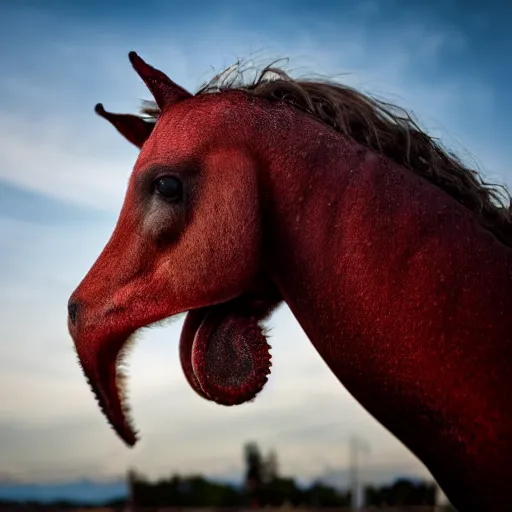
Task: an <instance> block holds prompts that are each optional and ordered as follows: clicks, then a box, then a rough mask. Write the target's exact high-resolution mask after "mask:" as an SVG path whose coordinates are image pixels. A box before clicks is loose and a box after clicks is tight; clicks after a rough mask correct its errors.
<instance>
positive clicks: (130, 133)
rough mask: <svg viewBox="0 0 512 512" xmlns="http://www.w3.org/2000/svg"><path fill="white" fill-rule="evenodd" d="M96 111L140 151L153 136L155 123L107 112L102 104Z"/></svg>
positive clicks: (128, 115)
mask: <svg viewBox="0 0 512 512" xmlns="http://www.w3.org/2000/svg"><path fill="white" fill-rule="evenodd" d="M94 110H95V112H96V114H98V115H99V116H101V117H103V118H104V119H106V120H107V121H109V122H110V123H112V124H113V125H114V126H115V128H116V129H117V131H118V132H119V133H120V134H121V135H123V137H125V138H126V139H128V140H129V141H130V142H131V143H132V144H135V146H137V147H138V148H139V149H140V148H141V147H142V145H143V144H144V142H146V140H147V139H148V137H149V136H150V135H151V132H152V131H153V127H154V126H155V122H154V121H146V120H144V119H143V118H141V117H138V116H134V115H131V114H113V113H112V112H107V111H106V110H105V109H104V108H103V105H102V104H101V103H98V104H97V105H96V107H95V108H94Z"/></svg>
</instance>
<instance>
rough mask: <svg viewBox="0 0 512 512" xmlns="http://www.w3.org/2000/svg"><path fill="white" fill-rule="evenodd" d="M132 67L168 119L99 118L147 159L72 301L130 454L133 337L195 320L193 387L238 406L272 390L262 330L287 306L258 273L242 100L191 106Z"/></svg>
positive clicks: (218, 98)
mask: <svg viewBox="0 0 512 512" xmlns="http://www.w3.org/2000/svg"><path fill="white" fill-rule="evenodd" d="M130 60H131V62H132V65H133V66H134V68H135V70H136V71H137V72H138V74H139V75H140V76H141V78H142V79H143V80H144V82H145V83H146V85H147V87H148V88H149V89H150V91H151V92H152V94H153V96H154V98H155V101H156V103H157V105H158V108H159V109H160V112H161V113H160V116H159V119H158V122H156V124H155V123H154V122H151V121H149V120H147V119H142V118H140V117H138V116H134V115H124V114H113V113H110V112H107V111H105V109H104V108H103V106H102V105H101V104H98V105H97V106H96V112H97V113H98V114H99V115H101V116H102V117H104V118H106V119H107V120H108V121H110V122H111V123H112V124H113V125H114V126H115V127H116V128H117V130H118V131H119V132H120V133H121V134H122V135H123V136H124V137H126V138H127V139H128V140H129V141H130V142H132V143H133V144H135V145H136V146H137V147H139V148H141V151H140V154H139V157H138V159H137V162H136V164H135V167H134V169H133V172H132V175H131V177H130V180H129V185H128V190H127V192H126V197H125V200H124V204H123V207H122V210H121V213H120V216H119V219H118V222H117V225H116V227H115V230H114V232H113V234H112V236H111V238H110V240H109V242H108V243H107V245H106V246H105V248H104V250H103V252H102V253H101V255H100V256H99V257H98V259H97V261H96V262H95V264H94V265H93V266H92V268H91V269H90V271H89V272H88V274H87V275H86V276H85V278H84V279H83V281H82V282H81V283H80V285H79V286H78V288H77V289H76V290H75V291H74V293H73V294H72V296H71V298H70V300H69V305H68V309H69V320H68V325H69V330H70V333H71V335H72V337H73V340H74V343H75V347H76V350H77V353H78V356H79V359H80V363H81V365H82V368H83V371H84V373H85V375H86V377H87V379H88V381H89V383H90V385H91V387H92V389H93V391H94V393H95V395H96V398H97V400H98V402H99V405H100V407H101V409H102V410H103V412H104V414H105V415H106V417H107V418H108V420H109V422H110V423H111V425H112V426H113V428H114V429H115V431H116V432H117V433H118V434H119V435H120V436H121V438H122V439H123V440H124V441H125V442H126V443H127V444H129V445H132V444H134V443H135V441H136V436H135V433H134V431H133V428H132V427H131V421H130V419H129V417H128V414H127V409H126V403H125V397H124V388H123V373H122V370H121V369H120V366H121V364H122V361H123V356H124V354H125V348H126V347H127V346H128V342H129V340H130V338H131V336H132V334H133V333H134V332H135V331H137V330H138V329H140V328H142V327H144V326H147V325H149V324H152V323H154V322H158V321H160V320H162V319H165V318H168V317H171V316H174V315H177V314H179V313H183V312H189V313H188V315H187V318H186V319H185V323H184V327H183V331H182V336H181V340H180V360H181V364H182V367H183V370H184V373H185V376H186V378H187V380H188V382H189V383H190V385H191V386H192V388H193V389H194V390H195V391H196V392H197V393H198V394H199V395H200V396H202V397H203V398H205V399H208V400H213V401H215V402H217V403H219V404H223V405H235V404H240V403H243V402H246V401H248V400H251V399H252V398H254V397H255V395H256V394H257V393H258V392H259V391H260V390H261V389H262V388H263V386H264V384H265V382H266V381H267V375H268V374H269V371H270V366H271V363H270V354H269V345H268V344H267V341H266V336H265V331H264V328H263V327H262V325H261V321H262V320H264V319H265V318H266V317H267V316H268V315H269V314H270V312H271V311H272V309H273V308H274V307H275V306H276V305H277V304H278V303H279V301H280V297H279V294H278V292H277V291H276V289H275V287H274V286H273V285H272V283H271V282H270V280H269V279H268V278H267V277H266V276H265V275H264V273H262V271H261V267H260V259H261V247H262V245H261V244H262V219H261V212H260V207H259V202H260V200H261V198H260V196H259V192H260V191H259V186H258V175H257V165H258V164H257V161H256V159H255V158H254V156H253V155H251V152H250V151H248V149H247V145H246V144H245V142H246V140H247V137H248V133H240V132H239V133H234V132H233V131H232V129H230V121H232V119H233V116H241V115H242V111H243V109H241V108H236V105H237V104H239V103H241V102H243V101H244V99H243V98H242V97H237V95H236V94H233V95H230V96H227V97H226V96H224V95H205V96H201V97H194V96H193V95H191V94H190V93H189V92H187V91H186V90H184V89H183V88H181V87H180V86H178V85H177V84H175V83H174V82H172V81H171V80H170V79H169V78H168V77H167V76H165V75H164V74H163V73H162V72H160V71H158V70H156V69H154V68H153V67H151V66H149V65H148V64H146V63H145V62H144V61H143V60H142V59H141V58H140V57H139V56H138V55H137V54H136V53H135V52H132V53H130ZM206 226H208V229H206Z"/></svg>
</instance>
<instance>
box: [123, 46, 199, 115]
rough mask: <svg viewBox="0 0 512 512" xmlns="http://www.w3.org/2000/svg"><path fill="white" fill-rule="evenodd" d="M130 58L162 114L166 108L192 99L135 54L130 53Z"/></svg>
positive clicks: (190, 95)
mask: <svg viewBox="0 0 512 512" xmlns="http://www.w3.org/2000/svg"><path fill="white" fill-rule="evenodd" d="M128 58H129V59H130V62H131V63H132V66H133V68H134V69H135V71H136V72H137V73H138V74H139V76H140V77H141V78H142V80H143V81H144V83H145V84H146V86H147V88H148V89H149V90H150V91H151V94H153V97H154V98H155V101H156V103H157V105H158V106H159V108H160V110H161V111H162V112H163V111H164V109H165V108H166V107H169V106H171V105H174V104H175V103H177V102H179V101H182V100H186V99H187V98H192V94H190V93H189V92H188V91H186V90H185V89H183V87H180V86H179V85H178V84H176V83H174V82H173V81H172V80H171V79H170V78H169V77H168V76H167V75H166V74H165V73H162V72H161V71H159V70H158V69H155V68H154V67H152V66H150V65H149V64H146V62H144V61H143V60H142V59H141V58H140V57H139V56H138V55H137V54H136V53H135V52H130V53H129V54H128Z"/></svg>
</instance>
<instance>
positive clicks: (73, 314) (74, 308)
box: [68, 301, 78, 325]
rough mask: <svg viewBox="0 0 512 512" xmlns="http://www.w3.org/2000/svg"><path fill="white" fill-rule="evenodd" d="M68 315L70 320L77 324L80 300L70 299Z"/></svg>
mask: <svg viewBox="0 0 512 512" xmlns="http://www.w3.org/2000/svg"><path fill="white" fill-rule="evenodd" d="M68 315H69V321H70V322H71V323H72V324H73V325H75V322H76V318H77V316H78V302H75V301H70V302H69V303H68Z"/></svg>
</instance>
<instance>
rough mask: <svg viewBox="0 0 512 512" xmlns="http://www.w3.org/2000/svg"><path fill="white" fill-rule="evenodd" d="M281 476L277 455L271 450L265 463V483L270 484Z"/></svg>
mask: <svg viewBox="0 0 512 512" xmlns="http://www.w3.org/2000/svg"><path fill="white" fill-rule="evenodd" d="M278 475H279V463H278V461H277V453H276V452H275V450H271V451H270V452H269V453H268V455H267V456H266V458H265V461H264V463H263V481H264V482H265V483H270V482H272V481H273V480H275V479H276V478H277V477H278Z"/></svg>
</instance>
